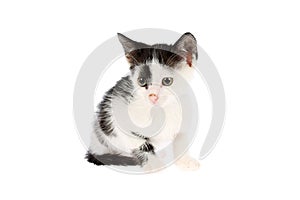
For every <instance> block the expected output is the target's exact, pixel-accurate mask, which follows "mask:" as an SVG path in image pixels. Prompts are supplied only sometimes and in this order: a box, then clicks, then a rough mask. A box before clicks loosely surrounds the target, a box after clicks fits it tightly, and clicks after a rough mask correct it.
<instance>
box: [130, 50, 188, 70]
mask: <svg viewBox="0 0 300 200" xmlns="http://www.w3.org/2000/svg"><path fill="white" fill-rule="evenodd" d="M172 51H173V50H172V45H167V44H155V45H152V46H149V47H147V48H143V49H136V50H133V51H131V52H129V53H128V54H127V57H130V58H131V59H130V61H131V62H130V65H131V68H133V67H134V66H137V65H143V64H146V63H147V62H149V61H152V60H153V59H156V60H158V62H159V63H160V64H163V65H167V66H169V67H174V66H175V65H176V64H178V63H179V62H181V61H183V60H184V58H183V57H182V56H180V55H178V54H176V53H173V52H172Z"/></svg>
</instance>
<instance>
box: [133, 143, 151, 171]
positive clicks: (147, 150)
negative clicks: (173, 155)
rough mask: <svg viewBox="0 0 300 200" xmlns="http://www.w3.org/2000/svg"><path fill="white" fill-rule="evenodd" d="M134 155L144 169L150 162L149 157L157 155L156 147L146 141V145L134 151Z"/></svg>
mask: <svg viewBox="0 0 300 200" xmlns="http://www.w3.org/2000/svg"><path fill="white" fill-rule="evenodd" d="M132 154H133V156H135V157H136V158H137V159H138V160H139V161H140V165H141V166H142V167H143V166H144V165H145V164H146V163H147V162H148V155H149V154H153V155H154V154H155V153H154V147H153V145H152V144H151V143H149V142H148V141H147V140H146V141H145V143H144V144H142V145H141V146H139V147H138V148H136V149H134V150H133V151H132Z"/></svg>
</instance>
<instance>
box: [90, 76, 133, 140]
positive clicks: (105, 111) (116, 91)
mask: <svg viewBox="0 0 300 200" xmlns="http://www.w3.org/2000/svg"><path fill="white" fill-rule="evenodd" d="M132 91H133V84H132V81H131V80H130V78H129V76H126V77H123V78H122V79H121V80H119V81H118V82H117V83H116V85H115V86H114V87H112V88H111V89H110V90H108V91H107V92H106V93H105V95H104V97H103V100H102V101H101V103H100V104H99V105H98V111H97V112H96V113H97V119H98V123H99V127H100V129H101V130H102V131H103V133H104V134H105V135H114V133H113V131H114V127H113V121H112V116H111V112H110V111H111V110H112V99H113V97H119V98H120V99H123V100H124V102H127V103H129V102H130V101H131V99H132V98H133V96H132Z"/></svg>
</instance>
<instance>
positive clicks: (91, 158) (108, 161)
mask: <svg viewBox="0 0 300 200" xmlns="http://www.w3.org/2000/svg"><path fill="white" fill-rule="evenodd" d="M85 158H86V159H87V161H88V162H90V163H94V164H95V165H121V166H135V165H140V162H139V160H138V159H137V158H134V157H128V156H123V155H120V154H110V153H107V154H102V155H97V154H92V153H90V152H89V151H88V152H87V153H86V155H85Z"/></svg>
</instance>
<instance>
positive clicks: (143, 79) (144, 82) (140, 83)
mask: <svg viewBox="0 0 300 200" xmlns="http://www.w3.org/2000/svg"><path fill="white" fill-rule="evenodd" d="M137 82H138V84H139V85H140V86H141V87H144V86H145V85H146V84H147V81H146V79H145V78H143V77H140V78H138V79H137Z"/></svg>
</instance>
